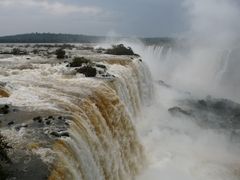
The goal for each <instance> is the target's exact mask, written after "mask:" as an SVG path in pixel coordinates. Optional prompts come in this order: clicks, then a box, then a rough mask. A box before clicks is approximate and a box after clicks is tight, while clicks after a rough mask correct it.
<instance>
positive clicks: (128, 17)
mask: <svg viewBox="0 0 240 180" xmlns="http://www.w3.org/2000/svg"><path fill="white" fill-rule="evenodd" d="M185 11H186V10H185V8H184V7H183V5H182V0H0V24H1V26H0V35H9V34H18V33H29V32H56V33H76V34H89V35H108V34H114V33H117V34H119V35H132V36H151V37H154V36H175V35H177V34H179V33H181V32H183V31H185V29H186V28H187V26H188V25H187V21H186V18H185Z"/></svg>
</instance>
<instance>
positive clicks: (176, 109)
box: [168, 106, 192, 116]
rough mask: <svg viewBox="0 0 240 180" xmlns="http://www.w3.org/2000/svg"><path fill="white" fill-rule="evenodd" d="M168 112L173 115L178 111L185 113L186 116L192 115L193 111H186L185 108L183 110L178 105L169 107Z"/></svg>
mask: <svg viewBox="0 0 240 180" xmlns="http://www.w3.org/2000/svg"><path fill="white" fill-rule="evenodd" d="M168 112H170V113H171V114H173V115H176V114H177V113H180V114H183V115H186V116H190V115H192V114H191V112H188V111H185V110H183V109H181V108H180V107H177V106H175V107H172V108H169V109H168Z"/></svg>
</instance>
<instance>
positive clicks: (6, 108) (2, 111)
mask: <svg viewBox="0 0 240 180" xmlns="http://www.w3.org/2000/svg"><path fill="white" fill-rule="evenodd" d="M9 112H10V110H9V106H8V105H4V106H3V107H1V108H0V114H8V113H9Z"/></svg>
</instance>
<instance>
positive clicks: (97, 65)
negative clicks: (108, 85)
mask: <svg viewBox="0 0 240 180" xmlns="http://www.w3.org/2000/svg"><path fill="white" fill-rule="evenodd" d="M96 67H99V68H102V69H107V67H106V66H105V65H103V64H96Z"/></svg>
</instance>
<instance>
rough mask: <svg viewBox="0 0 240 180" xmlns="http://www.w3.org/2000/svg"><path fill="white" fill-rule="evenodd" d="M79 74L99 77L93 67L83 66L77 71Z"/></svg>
mask: <svg viewBox="0 0 240 180" xmlns="http://www.w3.org/2000/svg"><path fill="white" fill-rule="evenodd" d="M77 72H78V73H81V74H84V75H85V76H86V77H95V76H96V75H97V70H96V68H94V67H92V66H89V65H87V66H83V67H81V68H79V69H77Z"/></svg>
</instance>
